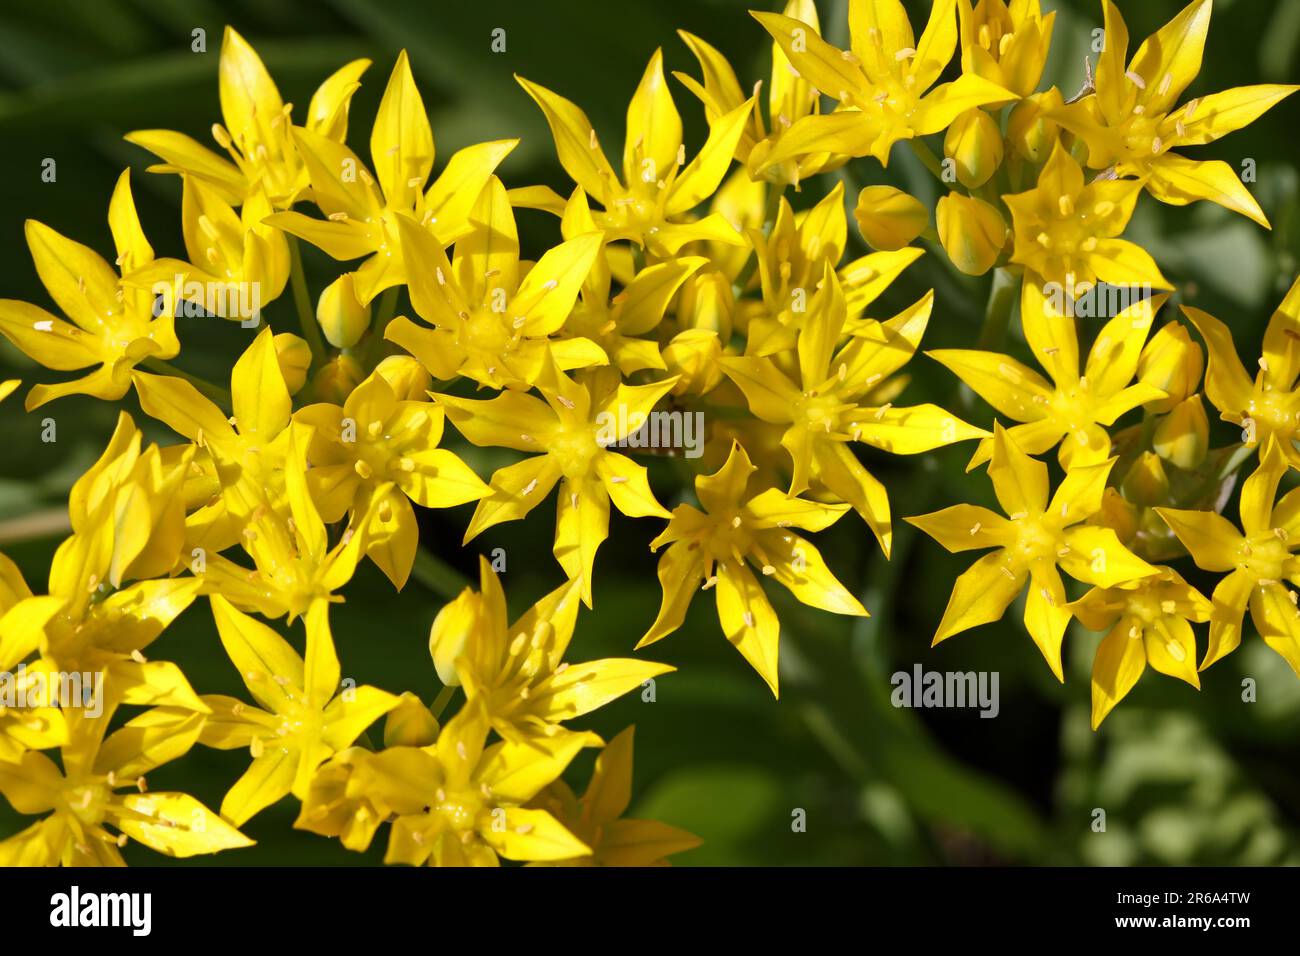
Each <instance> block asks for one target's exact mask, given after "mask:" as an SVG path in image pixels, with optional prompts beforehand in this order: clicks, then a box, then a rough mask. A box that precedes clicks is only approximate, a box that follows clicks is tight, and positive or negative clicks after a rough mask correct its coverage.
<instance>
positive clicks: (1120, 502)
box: [1092, 488, 1138, 545]
mask: <svg viewBox="0 0 1300 956" xmlns="http://www.w3.org/2000/svg"><path fill="white" fill-rule="evenodd" d="M1092 520H1093V521H1094V522H1096V523H1097V524H1099V525H1102V526H1103V527H1106V528H1110V529H1111V530H1112V531H1114V532H1115V536H1116V537H1117V538H1119V540H1120V541H1122V542H1123V543H1124V544H1126V545H1127V544H1129V543H1130V542H1132V540H1133V539H1134V537H1136V536H1137V532H1138V509H1137V508H1135V507H1134V506H1133V504H1132V503H1131V502H1128V501H1125V500H1124V498H1123V496H1122V495H1120V493H1119V492H1118V491H1116V490H1115V489H1114V488H1107V489H1106V490H1105V491H1104V492H1102V495H1101V510H1100V511H1098V512H1097V514H1096V516H1095V517H1094V518H1093V519H1092Z"/></svg>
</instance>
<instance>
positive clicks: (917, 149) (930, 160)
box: [907, 139, 947, 183]
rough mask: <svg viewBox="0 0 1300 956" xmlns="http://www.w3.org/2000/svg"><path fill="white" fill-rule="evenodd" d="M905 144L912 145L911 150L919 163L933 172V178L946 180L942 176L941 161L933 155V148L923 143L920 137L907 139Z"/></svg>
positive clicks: (940, 180) (941, 180)
mask: <svg viewBox="0 0 1300 956" xmlns="http://www.w3.org/2000/svg"><path fill="white" fill-rule="evenodd" d="M907 145H908V146H910V147H912V152H914V153H915V154H916V158H917V159H919V160H920V161H921V164H922V165H923V166H925V168H926V169H928V170H930V172H932V173H934V176H935V178H936V179H938V180H939V182H941V183H942V182H947V180H945V179H944V178H943V163H941V162H939V157H938V156H936V155H934V150H932V149H930V147H929V146H927V145H925V142H924V141H923V140H920V139H909V140H908V141H907Z"/></svg>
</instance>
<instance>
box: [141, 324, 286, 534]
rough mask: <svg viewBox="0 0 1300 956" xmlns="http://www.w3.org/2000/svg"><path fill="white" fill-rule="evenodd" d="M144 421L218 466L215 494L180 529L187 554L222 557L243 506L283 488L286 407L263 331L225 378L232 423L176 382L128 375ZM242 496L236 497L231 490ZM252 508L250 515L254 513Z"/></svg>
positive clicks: (244, 514)
mask: <svg viewBox="0 0 1300 956" xmlns="http://www.w3.org/2000/svg"><path fill="white" fill-rule="evenodd" d="M133 380H134V382H135V390H136V394H137V395H139V397H140V407H141V408H142V409H144V412H145V414H147V415H149V416H151V417H153V418H156V419H157V420H158V421H160V422H163V423H164V424H165V425H167V426H168V427H169V428H171V430H172V431H174V432H176V434H178V435H181V436H183V437H185V438H188V439H189V440H190V441H192V442H193V443H194V444H196V445H198V446H199V447H200V448H202V449H205V450H206V452H207V454H208V456H209V457H211V458H213V460H214V461H216V462H217V463H218V464H219V465H224V468H222V467H219V468H218V469H217V470H218V474H219V476H220V480H221V484H222V488H223V491H222V493H221V494H220V496H219V497H218V498H217V499H216V500H215V501H213V502H212V503H210V504H209V505H207V506H206V507H204V508H202V509H201V510H200V511H198V512H197V513H195V514H194V515H192V516H191V517H190V519H189V522H188V530H189V535H188V541H189V544H190V545H191V547H202V548H204V549H206V550H208V551H212V552H217V551H223V550H225V549H226V548H228V547H230V545H232V544H234V543H235V542H236V541H238V540H239V535H240V533H241V530H242V528H243V523H244V522H245V521H247V519H248V517H249V514H250V513H251V509H249V510H246V511H245V510H241V507H242V504H241V503H242V502H243V501H244V500H245V499H250V498H251V499H252V500H255V501H260V500H261V499H262V498H263V497H266V498H269V499H270V500H272V501H276V502H278V501H279V500H280V498H281V496H282V494H283V488H284V460H285V453H286V450H287V446H288V426H289V421H290V416H291V413H292V411H293V399H292V398H291V397H290V395H289V388H288V386H287V385H286V383H285V381H284V373H283V372H281V371H280V363H279V358H278V355H277V353H276V348H275V339H274V336H273V335H272V333H271V329H270V327H269V326H268V327H264V328H263V329H262V331H261V332H259V333H258V334H257V337H256V338H255V339H253V343H252V344H251V345H250V346H249V347H248V348H247V349H246V350H245V351H244V354H243V355H241V356H240V357H239V359H238V360H237V361H236V362H235V365H234V368H233V369H232V370H231V372H230V394H231V402H232V407H233V410H234V415H233V416H232V417H230V418H227V417H226V413H225V412H223V411H222V410H221V409H220V408H219V407H218V406H217V405H216V404H214V403H213V402H212V401H210V400H209V399H207V398H205V397H204V396H203V395H202V393H200V392H199V390H198V389H197V388H195V387H194V386H193V385H191V384H190V383H189V382H187V381H185V380H184V379H181V378H177V377H175V376H171V375H151V374H149V373H146V372H135V373H134V374H133ZM240 487H242V488H243V491H242V492H241V493H240V494H234V493H232V491H231V489H232V488H240ZM254 507H256V506H255V505H254Z"/></svg>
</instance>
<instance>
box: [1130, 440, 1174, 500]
mask: <svg viewBox="0 0 1300 956" xmlns="http://www.w3.org/2000/svg"><path fill="white" fill-rule="evenodd" d="M1120 487H1121V488H1122V489H1123V490H1124V497H1125V498H1127V499H1128V500H1129V501H1131V502H1133V503H1134V504H1136V505H1140V506H1142V507H1149V506H1151V505H1160V504H1165V503H1166V502H1167V499H1168V497H1169V477H1168V476H1167V475H1166V474H1165V466H1164V465H1163V464H1161V462H1160V458H1159V456H1157V455H1153V454H1152V453H1151V452H1149V451H1144V452H1143V453H1142V454H1141V455H1139V456H1138V459H1137V461H1135V462H1133V464H1132V466H1131V467H1130V468H1129V470H1128V474H1126V475H1125V476H1124V480H1123V481H1122V482H1120Z"/></svg>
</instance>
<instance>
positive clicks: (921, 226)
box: [853, 186, 930, 252]
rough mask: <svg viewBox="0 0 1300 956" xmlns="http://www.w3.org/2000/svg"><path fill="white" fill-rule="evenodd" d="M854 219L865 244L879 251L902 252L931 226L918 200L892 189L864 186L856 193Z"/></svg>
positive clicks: (890, 187)
mask: <svg viewBox="0 0 1300 956" xmlns="http://www.w3.org/2000/svg"><path fill="white" fill-rule="evenodd" d="M853 218H854V219H856V220H857V222H858V228H859V229H860V230H862V238H863V239H865V240H866V241H867V245H869V246H870V247H871V248H872V249H875V250H877V251H878V252H892V251H894V250H897V249H902V248H903V247H904V246H906V245H907V244H908V243H910V242H911V241H912V240H913V239H915V238H916V237H917V236H919V235H920V234H921V233H923V232H925V227H926V226H927V225H929V223H930V214H929V213H928V212H927V211H926V208H925V206H923V205H922V204H921V201H920V200H919V199H916V198H915V197H913V196H909V195H908V194H907V193H905V192H903V191H902V190H901V189H896V188H894V187H893V186H866V187H864V188H863V190H862V192H860V193H858V203H857V205H856V206H855V207H854V208H853Z"/></svg>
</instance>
